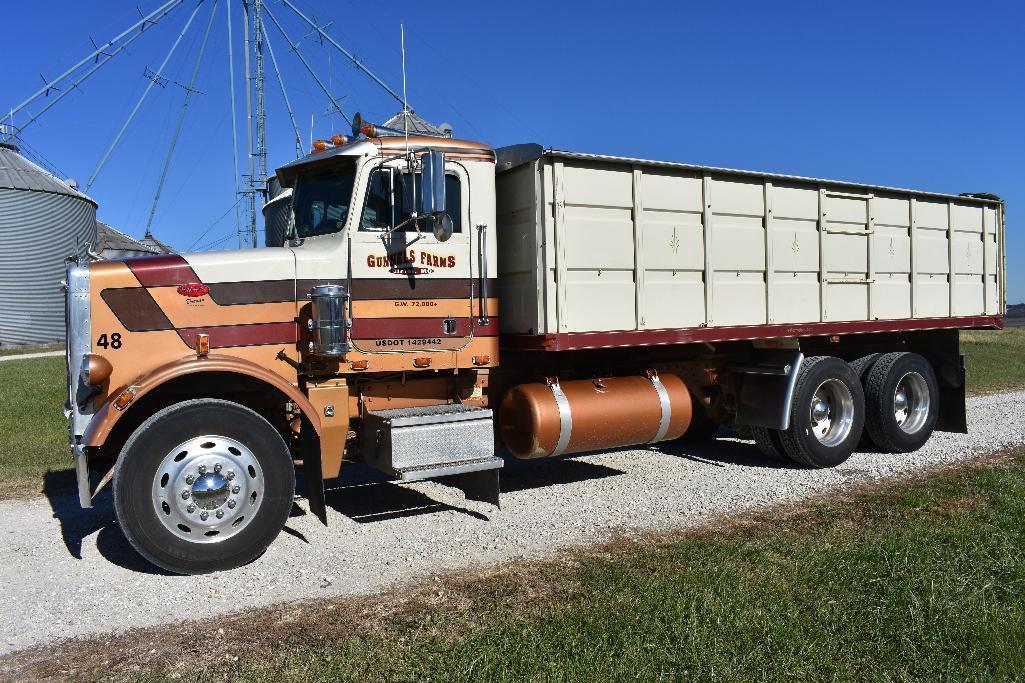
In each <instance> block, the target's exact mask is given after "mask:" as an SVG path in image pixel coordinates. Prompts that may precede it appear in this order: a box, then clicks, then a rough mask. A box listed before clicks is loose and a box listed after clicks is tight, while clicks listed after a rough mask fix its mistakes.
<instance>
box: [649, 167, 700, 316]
mask: <svg viewBox="0 0 1025 683" xmlns="http://www.w3.org/2000/svg"><path fill="white" fill-rule="evenodd" d="M701 185H702V179H701V175H700V174H698V173H687V172H680V171H666V170H660V169H645V170H643V171H641V172H640V179H639V188H638V189H639V197H640V201H639V202H638V204H639V206H640V211H639V220H638V226H637V228H638V229H639V230H640V231H641V240H640V242H641V244H642V249H641V262H642V264H643V266H642V267H643V270H644V278H643V281H642V282H643V291H642V292H641V296H640V299H641V306H642V310H643V316H642V318H641V323H642V325H641V326H642V327H643V328H644V329H665V328H674V327H697V326H699V325H701V324H702V323H704V321H705V295H704V279H703V278H704V262H705V254H704V227H703V225H702V206H701V196H702V195H701V193H702V187H701Z"/></svg>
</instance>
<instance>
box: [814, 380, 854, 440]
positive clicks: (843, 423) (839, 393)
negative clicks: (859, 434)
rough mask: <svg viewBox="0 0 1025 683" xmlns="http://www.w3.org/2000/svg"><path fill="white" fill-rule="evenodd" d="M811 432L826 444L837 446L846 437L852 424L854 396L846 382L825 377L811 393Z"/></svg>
mask: <svg viewBox="0 0 1025 683" xmlns="http://www.w3.org/2000/svg"><path fill="white" fill-rule="evenodd" d="M808 422H809V426H810V428H811V432H812V434H814V435H815V438H816V439H818V440H819V441H820V442H821V443H823V444H824V445H826V446H837V445H839V444H841V443H843V441H844V440H845V439H846V438H847V435H848V434H850V432H851V427H852V425H853V424H854V397H853V395H852V394H851V390H850V389H849V388H848V387H847V385H846V384H844V383H843V382H841V381H840V380H838V379H827V380H826V381H825V382H823V383H822V384H820V385H819V386H818V388H817V389H815V393H814V394H813V395H812V399H811V406H810V408H809V411H808Z"/></svg>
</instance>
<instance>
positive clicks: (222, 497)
mask: <svg viewBox="0 0 1025 683" xmlns="http://www.w3.org/2000/svg"><path fill="white" fill-rule="evenodd" d="M229 495H231V484H230V482H228V480H227V479H226V478H224V477H222V476H221V475H220V474H204V475H203V476H202V477H200V478H199V479H197V480H196V483H195V484H193V485H192V500H194V501H196V505H198V506H199V507H200V508H201V509H203V510H216V509H217V508H219V507H221V505H223V504H224V503H226V502H228V496H229Z"/></svg>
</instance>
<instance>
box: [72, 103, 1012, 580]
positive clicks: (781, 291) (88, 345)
mask: <svg viewBox="0 0 1025 683" xmlns="http://www.w3.org/2000/svg"><path fill="white" fill-rule="evenodd" d="M276 179H277V181H278V182H279V183H280V186H281V187H282V188H285V189H286V190H290V191H291V199H290V201H291V218H290V219H289V220H288V227H287V230H286V238H287V242H286V243H285V244H283V245H282V246H278V247H270V248H262V249H250V250H239V251H225V252H213V253H209V252H204V253H195V254H186V255H166V256H156V257H150V258H132V259H125V260H120V261H102V262H93V263H88V264H87V263H77V262H70V263H69V265H68V270H67V329H68V339H67V342H68V343H67V365H68V402H67V412H68V415H69V417H70V440H71V446H72V449H73V453H74V458H75V462H76V469H77V475H78V486H79V494H80V501H81V504H82V505H83V506H85V507H88V506H90V505H91V501H92V499H93V497H94V496H95V495H96V493H97V492H98V491H99V490H100V489H102V488H103V487H104V486H106V485H107V484H108V483H109V484H110V485H111V488H112V489H113V501H114V509H115V512H116V515H117V518H118V520H119V523H120V525H121V527H122V529H123V530H124V533H125V536H126V537H127V538H128V540H129V541H130V542H131V544H132V545H133V546H134V547H135V548H136V549H137V550H138V551H139V552H140V553H141V554H142V555H143V556H144V557H146V558H147V559H148V560H150V561H151V562H153V563H154V564H156V565H159V566H160V567H163V568H165V569H167V570H170V571H172V572H180V573H200V572H208V571H213V570H222V569H229V568H233V567H237V566H239V565H242V564H244V563H247V562H249V561H251V560H253V559H254V558H255V557H257V556H258V555H260V554H261V553H262V552H263V551H264V550H265V549H266V547H267V546H268V545H269V544H270V543H271V542H272V541H273V539H274V538H275V537H276V536H277V535H278V533H279V532H280V531H281V529H282V528H283V526H284V524H285V521H286V519H287V518H288V515H289V511H290V510H291V508H292V505H293V498H294V496H295V489H296V477H297V474H298V473H301V475H302V476H301V480H302V484H303V487H304V489H305V496H306V498H307V500H308V505H309V508H310V510H311V511H312V512H313V513H315V514H316V515H318V516H319V517H320V518H321V519H322V520H325V521H326V510H325V483H324V482H325V481H328V482H330V481H331V480H334V479H337V478H338V477H339V476H340V475H342V474H343V472H344V470H345V466H346V463H349V462H355V461H360V462H363V463H367V464H368V465H370V466H372V467H374V468H377V469H379V470H381V471H383V472H385V473H386V474H387V475H388V476H390V477H392V478H394V479H395V480H397V481H400V482H407V481H416V480H423V479H440V480H442V481H443V482H445V483H447V484H449V485H451V486H454V487H458V488H459V489H462V491H463V492H464V493H465V495H466V496H467V497H468V498H470V499H473V500H479V501H486V502H490V503H492V504H495V505H497V504H498V502H499V472H500V471H501V468H502V465H503V463H504V462H505V458H507V457H515V458H525V459H532V458H552V457H559V456H563V455H568V454H575V453H584V452H592V451H600V450H604V449H614V448H621V447H627V446H638V445H645V444H667V443H670V442H673V441H679V440H683V441H685V442H686V441H690V442H695V441H699V440H701V439H706V438H709V437H710V436H711V435H712V434H713V433H714V432H715V430H716V429H718V428H719V426H721V425H725V426H727V427H730V428H733V429H736V430H738V431H739V432H741V433H744V434H747V435H749V436H751V437H753V439H754V440H755V442H756V443H757V445H758V447H759V448H761V449H762V451H764V452H765V453H766V454H767V457H768V456H771V457H776V458H782V459H785V460H787V461H790V462H791V463H792V464H793V466H795V467H832V466H835V465H837V464H839V463H842V462H844V461H845V460H846V459H847V458H848V457H849V456H850V455H851V453H852V451H853V450H854V449H855V447H856V446H857V445H858V444H859V442H865V441H870V442H871V443H872V444H874V447H876V448H878V449H881V450H884V451H891V452H896V453H908V452H911V451H914V450H915V449H917V448H919V447H920V446H921V445H922V444H923V443H924V442H925V441H926V440H927V439H928V438H929V436H930V434H931V433H932V432H933V430H936V429H939V430H945V431H954V432H964V431H966V429H967V425H966V418H965V361H964V357H963V355H962V354H961V353H960V350H959V345H958V330H960V329H999V328H1001V327H1002V312H1003V309H1004V280H1003V258H1004V233H1003V216H1004V212H1003V204H1002V202H1001V201H1000V200H999V199H998V198H997V197H994V196H992V195H985V194H973V195H967V194H966V195H957V196H956V195H945V194H937V193H930V192H919V191H912V190H904V189H895V188H890V187H880V186H875V185H865V184H858V183H851V182H837V181H828V180H818V179H814V178H804V177H794V176H787V175H779V174H772V173H756V172H748V171H736V170H729V169H723V168H709V167H704V166H695V165H689V164H682V163H672V162H666V161H649V160H644V159H632V158H620V157H612V156H601V155H596V154H583V153H578V152H568V151H560V150H557V149H546V148H542V147H540V146H538V145H533V144H525V145H516V146H512V147H505V148H501V149H497V150H495V149H492V148H490V147H488V146H487V145H483V144H479V143H475V142H470V141H465V140H459V139H453V138H450V137H430V136H413V135H409V136H406V135H404V134H400V132H399V131H394V130H388V129H382V128H381V127H379V126H374V125H373V124H370V123H366V122H364V121H362V120H357V123H356V125H354V127H353V131H352V135H351V136H349V135H337V136H335V137H333V138H332V139H331V140H330V141H328V140H324V141H318V142H317V143H316V144H315V145H314V150H313V152H312V153H311V154H310V155H308V156H306V157H304V158H301V159H299V160H297V161H295V162H292V163H289V164H287V165H285V166H283V167H281V168H279V169H278V170H277V171H276ZM637 457H644V455H643V451H638V455H637ZM109 463H113V464H109ZM779 476H786V471H785V470H781V471H780V475H779ZM339 495H344V493H342V494H339ZM497 514H500V513H497Z"/></svg>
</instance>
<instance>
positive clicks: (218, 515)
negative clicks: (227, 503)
mask: <svg viewBox="0 0 1025 683" xmlns="http://www.w3.org/2000/svg"><path fill="white" fill-rule="evenodd" d="M215 514H216V515H217V519H220V518H221V517H223V516H224V510H218V511H217V512H216V513H215Z"/></svg>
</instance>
